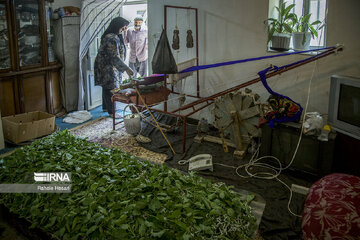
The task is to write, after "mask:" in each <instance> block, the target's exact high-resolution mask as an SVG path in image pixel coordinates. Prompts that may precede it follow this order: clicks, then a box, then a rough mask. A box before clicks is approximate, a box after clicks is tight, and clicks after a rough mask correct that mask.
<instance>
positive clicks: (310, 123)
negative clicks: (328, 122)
mask: <svg viewBox="0 0 360 240" xmlns="http://www.w3.org/2000/svg"><path fill="white" fill-rule="evenodd" d="M303 125H304V130H303V132H304V134H306V135H315V136H317V135H319V134H320V132H321V129H322V127H323V125H324V123H323V118H322V116H321V115H320V113H318V112H308V113H306V115H305V122H304V123H303Z"/></svg>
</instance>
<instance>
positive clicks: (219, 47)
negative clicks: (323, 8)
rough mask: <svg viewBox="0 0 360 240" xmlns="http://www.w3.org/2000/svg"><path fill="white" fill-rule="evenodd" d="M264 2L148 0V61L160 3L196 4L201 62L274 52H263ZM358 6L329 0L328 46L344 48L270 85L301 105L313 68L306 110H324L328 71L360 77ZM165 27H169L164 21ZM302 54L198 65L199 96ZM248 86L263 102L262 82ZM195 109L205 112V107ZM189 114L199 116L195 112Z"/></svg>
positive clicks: (157, 30) (159, 24)
mask: <svg viewBox="0 0 360 240" xmlns="http://www.w3.org/2000/svg"><path fill="white" fill-rule="evenodd" d="M268 4H269V1H267V0H257V1H252V0H226V1H220V0H197V1H190V0H149V1H148V21H149V24H148V25H149V63H150V64H149V66H151V60H152V56H153V54H154V49H155V44H156V42H157V41H158V39H159V36H160V34H159V33H160V32H161V27H162V25H163V24H164V14H163V13H164V5H176V6H187V7H188V6H191V7H194V8H198V10H199V56H200V59H199V60H200V65H202V64H210V63H217V62H223V61H229V60H238V59H244V58H250V57H258V56H265V55H271V54H273V53H269V52H267V49H266V40H267V34H266V31H265V30H266V28H265V26H264V24H263V21H264V20H265V19H267V17H268V11H269V6H268ZM359 9H360V1H358V0H346V1H337V0H328V26H327V46H334V45H335V44H336V43H343V44H345V49H344V51H343V52H340V53H339V54H338V55H336V56H334V55H331V56H328V57H326V58H323V59H321V60H319V61H318V62H317V63H316V68H315V63H310V64H307V65H305V66H302V67H300V68H297V69H294V70H290V71H288V72H286V73H283V74H281V75H280V76H275V77H273V78H270V79H268V82H269V85H270V87H272V88H273V90H274V91H277V92H279V93H281V94H283V95H287V96H289V97H291V98H292V99H293V100H295V101H297V102H300V103H301V104H302V105H303V106H305V102H306V98H307V89H308V84H309V80H310V78H311V76H312V73H313V72H314V77H313V80H312V85H311V94H310V103H309V107H308V111H318V112H320V113H327V108H328V97H329V83H330V76H331V75H332V74H344V75H352V76H357V77H360V44H359V42H360V41H359V40H358V39H360V28H359V27H357V26H359V24H360V14H358V10H359ZM173 27H174V26H172V29H173ZM168 28H171V26H170V25H168ZM170 32H171V34H170V35H168V38H169V41H170V45H171V42H172V30H171V31H170ZM180 34H185V33H181V32H180ZM180 50H181V49H180ZM184 51H185V50H184ZM306 57H308V56H305V55H296V56H287V57H281V58H274V59H270V60H261V61H256V62H251V63H245V64H237V65H231V66H226V67H219V68H214V69H208V70H202V71H200V83H201V89H202V91H201V96H208V95H211V94H214V93H216V92H219V91H221V90H225V89H227V88H230V87H232V86H235V85H238V84H241V83H242V82H245V81H247V80H250V79H252V78H254V77H256V76H257V75H256V74H257V72H258V71H260V70H263V69H264V68H266V67H268V66H269V65H270V64H275V65H278V66H281V65H285V64H288V63H291V62H293V61H297V60H300V59H304V58H306ZM195 86H196V85H194V83H191V82H187V86H186V89H185V90H186V92H191V91H194V89H195ZM251 89H253V90H254V91H255V92H257V93H259V94H260V95H261V97H262V101H266V99H267V97H268V94H267V92H266V91H265V90H264V87H263V86H262V84H261V83H258V84H255V85H252V86H251ZM172 107H176V106H172ZM200 114H201V115H202V116H205V115H207V116H209V108H208V109H206V110H203V111H202V112H201V113H200ZM193 116H194V117H196V118H199V117H198V116H199V115H193Z"/></svg>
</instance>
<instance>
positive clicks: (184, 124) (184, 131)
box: [183, 116, 187, 153]
mask: <svg viewBox="0 0 360 240" xmlns="http://www.w3.org/2000/svg"><path fill="white" fill-rule="evenodd" d="M186 121H187V117H186V116H183V153H184V152H185V150H186Z"/></svg>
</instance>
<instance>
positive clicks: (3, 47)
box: [0, 1, 11, 70]
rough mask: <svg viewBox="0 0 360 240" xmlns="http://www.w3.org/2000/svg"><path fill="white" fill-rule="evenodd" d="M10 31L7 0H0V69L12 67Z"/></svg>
mask: <svg viewBox="0 0 360 240" xmlns="http://www.w3.org/2000/svg"><path fill="white" fill-rule="evenodd" d="M9 48H10V47H9V33H8V29H7V21H6V5H5V1H0V70H1V69H7V68H10V67H11V65H10V51H9Z"/></svg>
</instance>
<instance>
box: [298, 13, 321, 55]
mask: <svg viewBox="0 0 360 240" xmlns="http://www.w3.org/2000/svg"><path fill="white" fill-rule="evenodd" d="M292 17H293V19H292V32H293V33H292V36H293V45H294V49H295V50H308V49H309V47H310V40H311V37H312V38H315V37H317V36H318V30H320V29H321V28H322V27H323V26H324V25H322V26H321V25H320V24H321V21H319V20H317V21H315V22H312V23H310V17H311V13H309V14H306V15H304V16H301V17H299V18H298V17H297V15H296V14H293V16H292Z"/></svg>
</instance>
